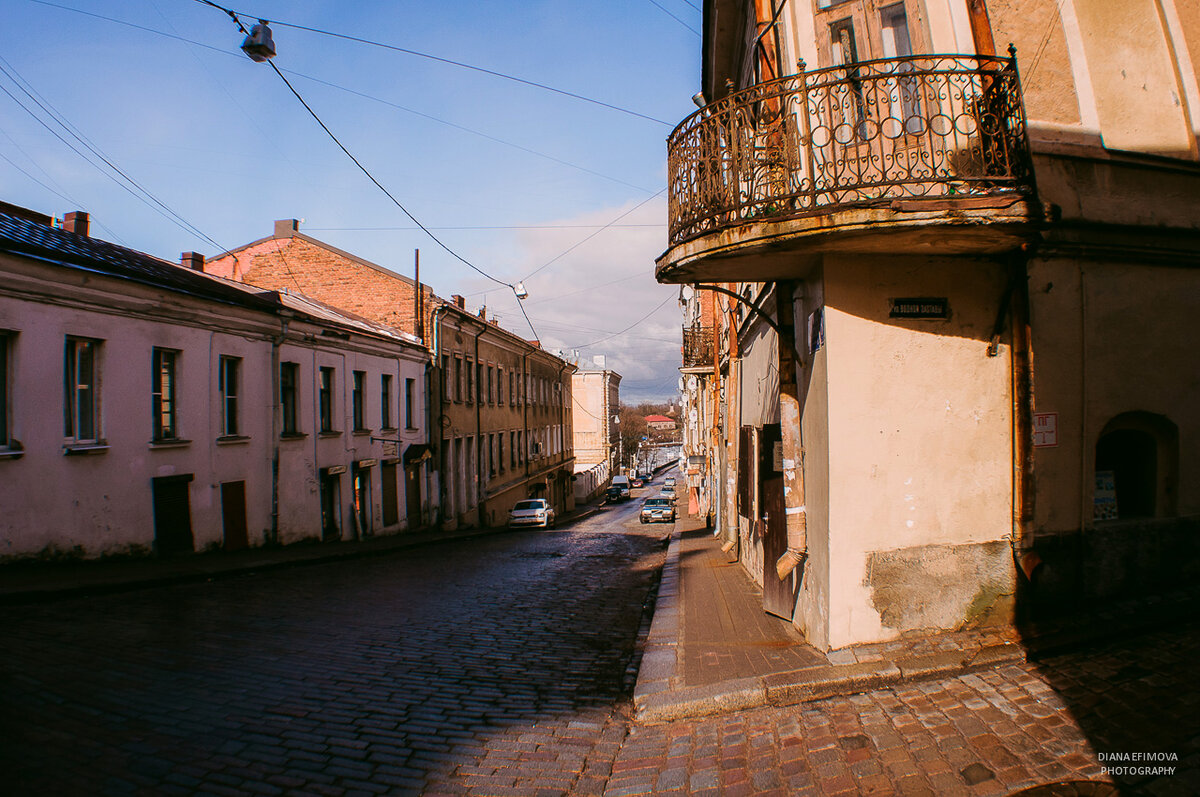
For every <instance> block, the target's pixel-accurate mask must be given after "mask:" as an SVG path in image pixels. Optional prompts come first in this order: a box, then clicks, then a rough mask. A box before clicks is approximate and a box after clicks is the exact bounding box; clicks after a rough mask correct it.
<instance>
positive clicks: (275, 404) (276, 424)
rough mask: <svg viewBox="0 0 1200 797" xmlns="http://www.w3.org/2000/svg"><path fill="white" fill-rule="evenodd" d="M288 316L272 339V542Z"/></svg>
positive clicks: (276, 512)
mask: <svg viewBox="0 0 1200 797" xmlns="http://www.w3.org/2000/svg"><path fill="white" fill-rule="evenodd" d="M287 332H288V317H287V316H286V315H284V314H283V313H280V315H279V336H278V337H276V338H272V339H271V391H272V399H271V539H270V541H271V543H273V544H277V543H278V542H279V434H280V424H281V422H282V420H283V418H282V414H283V402H282V401H281V396H280V395H279V360H280V353H279V347H280V346H281V345H283V342H284V340H286V339H287Z"/></svg>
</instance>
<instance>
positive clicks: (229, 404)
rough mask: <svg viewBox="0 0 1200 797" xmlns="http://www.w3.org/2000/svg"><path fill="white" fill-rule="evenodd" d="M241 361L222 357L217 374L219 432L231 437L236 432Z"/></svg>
mask: <svg viewBox="0 0 1200 797" xmlns="http://www.w3.org/2000/svg"><path fill="white" fill-rule="evenodd" d="M241 365H242V361H241V359H240V358H238V357H222V358H221V360H220V369H219V371H218V374H217V382H218V385H217V387H218V389H219V390H220V392H221V434H222V435H223V436H225V437H232V436H235V435H237V434H238V371H239V370H240V369H241Z"/></svg>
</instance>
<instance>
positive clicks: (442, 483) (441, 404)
mask: <svg viewBox="0 0 1200 797" xmlns="http://www.w3.org/2000/svg"><path fill="white" fill-rule="evenodd" d="M445 315H446V305H444V304H443V305H438V306H437V307H435V308H434V310H433V313H432V315H431V316H430V324H431V325H432V326H433V345H432V346H431V347H430V350H431V351H432V355H431V357H432V358H433V367H434V370H435V371H436V373H437V374H438V389H437V397H438V400H437V410H438V413H437V419H436V420H437V423H436V427H437V428H436V429H435V428H434V426H435V424H434V418H433V402H432V401H427V402H425V418H426V426H425V429H426V430H427V432H426V433H427V434H428V435H429V442H430V443H434V441H436V443H435V446H436V448H437V460H436V462H437V464H438V504H437V508H436V511H437V518H436V520H432V523H433V525H435V526H440V525H441V524H442V523H444V522H445V520H446V517H445V515H446V513H445V507H446V506H447V505H448V502H447V500H446V499H447V497H448V496H447V493H446V487H447V481H448V480H447V478H446V476H447V474H446V452H445V450H444V449H443V448H442V418H443V417H445V415H446V393H445V389H444V388H445V385H446V380H447V379H449V375H448V374H446V373H443V372H442V356H441V354H442V349H441V345H442V336H441V320H442V318H444V317H445ZM425 395H426V396H432V395H433V386H432V385H429V386H428V390H427V392H426V394H425Z"/></svg>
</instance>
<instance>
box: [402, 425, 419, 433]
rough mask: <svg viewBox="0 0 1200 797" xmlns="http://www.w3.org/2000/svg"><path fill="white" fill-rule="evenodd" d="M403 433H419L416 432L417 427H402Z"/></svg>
mask: <svg viewBox="0 0 1200 797" xmlns="http://www.w3.org/2000/svg"><path fill="white" fill-rule="evenodd" d="M404 431H406V432H416V431H419V430H418V429H417V427H415V426H405V427H404Z"/></svg>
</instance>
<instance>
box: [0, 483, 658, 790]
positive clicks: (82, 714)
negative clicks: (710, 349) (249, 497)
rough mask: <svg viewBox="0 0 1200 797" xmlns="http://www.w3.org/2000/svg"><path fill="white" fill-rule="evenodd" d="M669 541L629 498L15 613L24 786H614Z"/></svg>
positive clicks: (11, 731) (8, 652) (5, 734)
mask: <svg viewBox="0 0 1200 797" xmlns="http://www.w3.org/2000/svg"><path fill="white" fill-rule="evenodd" d="M631 520H632V523H630V522H629V521H631ZM663 536H664V531H663V529H662V528H661V527H642V526H640V524H638V523H637V522H636V517H635V515H634V513H633V505H632V504H627V505H624V506H622V507H617V508H613V509H611V510H607V509H606V510H604V511H602V512H601V513H600V514H599V515H597V516H595V517H593V518H591V519H589V520H586V521H582V522H580V523H578V524H576V525H575V526H574V527H573V528H571V529H569V530H559V531H552V532H543V531H529V532H515V533H501V534H498V535H493V536H489V537H486V538H479V539H475V540H468V541H459V542H455V543H453V544H445V545H434V546H427V547H423V548H418V549H413V550H410V551H406V552H404V553H401V554H396V555H389V556H383V557H377V558H371V559H359V560H355V561H349V562H338V563H332V564H323V565H314V566H306V567H299V568H293V569H287V570H280V571H272V572H265V573H261V574H257V575H254V576H243V577H236V578H231V579H228V580H219V581H215V582H212V583H208V584H199V585H191V586H177V587H171V588H163V589H148V590H140V591H135V592H129V593H126V594H122V595H112V596H104V597H99V598H93V599H87V600H66V601H58V602H53V603H47V604H42V605H34V606H24V607H11V606H9V607H4V608H3V609H0V626H3V628H4V629H5V633H4V636H5V645H4V648H5V655H4V658H3V662H2V663H0V681H2V683H3V689H2V690H0V738H3V739H4V740H5V743H4V744H3V745H2V746H0V771H2V772H3V773H4V775H3V780H4V789H3V791H4V792H5V793H6V794H15V795H46V794H77V795H84V794H111V795H118V794H146V795H163V794H196V793H204V794H230V795H232V794H247V793H257V794H285V793H286V794H302V793H311V794H381V793H418V792H421V791H437V790H439V789H445V790H448V791H461V790H463V789H465V788H467V787H475V788H479V789H481V790H484V791H488V792H492V793H500V792H501V791H502V790H503V789H502V787H506V788H507V793H521V794H529V793H533V792H535V791H538V790H541V789H550V790H552V791H554V792H557V793H563V792H566V791H575V792H599V791H600V790H601V789H602V788H603V785H604V782H605V780H606V778H607V775H608V773H609V767H610V766H611V762H612V760H613V758H614V757H615V755H616V753H617V750H618V746H619V744H620V741H621V739H622V738H623V737H624V734H625V727H626V725H625V722H624V720H623V719H622V717H621V715H620V714H619V712H618V708H619V706H620V704H621V701H622V698H623V696H624V695H626V694H628V692H629V691H630V690H631V688H632V682H633V678H634V676H635V674H636V673H635V671H634V670H633V669H632V664H633V656H634V648H635V641H636V637H637V633H638V629H639V627H641V626H643V625H644V623H645V621H646V616H647V612H646V610H645V605H646V601H647V599H648V597H650V596H651V595H652V588H653V585H654V580H655V579H656V577H657V572H658V569H659V568H660V567H661V563H662V549H663V548H662V544H661V539H662V537H663ZM496 770H503V773H502V774H499V775H497V774H493V773H494V772H495V771H496ZM434 784H438V785H436V786H435V785H434Z"/></svg>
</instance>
